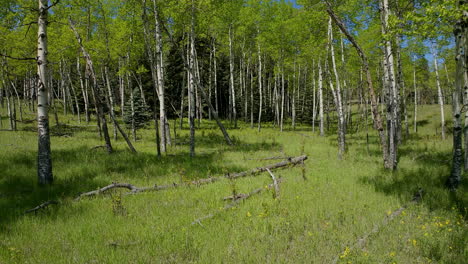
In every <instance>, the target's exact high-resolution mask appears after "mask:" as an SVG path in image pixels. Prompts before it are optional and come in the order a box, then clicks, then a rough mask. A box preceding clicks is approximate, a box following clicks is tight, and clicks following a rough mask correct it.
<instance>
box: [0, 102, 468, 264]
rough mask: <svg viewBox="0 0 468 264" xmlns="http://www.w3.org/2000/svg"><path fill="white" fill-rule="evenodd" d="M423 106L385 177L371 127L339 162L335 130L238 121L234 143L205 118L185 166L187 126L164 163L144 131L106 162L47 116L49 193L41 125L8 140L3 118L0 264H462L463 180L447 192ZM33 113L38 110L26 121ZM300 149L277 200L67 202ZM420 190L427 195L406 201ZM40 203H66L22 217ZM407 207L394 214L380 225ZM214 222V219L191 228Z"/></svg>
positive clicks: (447, 144) (231, 184) (265, 179)
mask: <svg viewBox="0 0 468 264" xmlns="http://www.w3.org/2000/svg"><path fill="white" fill-rule="evenodd" d="M419 111H420V112H419V116H420V119H419V120H420V121H419V131H418V133H417V134H415V133H413V128H412V127H410V137H409V138H407V139H405V141H404V143H403V145H402V146H401V147H400V163H399V170H398V171H397V172H394V173H392V172H388V171H385V170H383V166H382V161H381V155H380V151H379V146H378V138H377V136H376V134H375V133H374V131H372V128H371V127H369V130H370V131H371V134H370V136H369V142H370V144H369V148H367V146H366V134H365V132H364V129H361V132H359V133H351V134H349V135H348V136H347V143H348V146H349V151H348V153H347V155H346V158H345V159H344V160H341V161H340V160H338V159H337V154H338V149H337V140H336V132H335V130H334V129H331V131H329V133H328V135H327V136H326V137H319V136H318V133H313V132H312V131H311V127H310V126H305V125H304V126H300V127H297V128H296V130H294V131H293V130H292V129H290V127H287V129H286V130H285V131H284V132H283V133H281V132H279V129H278V128H274V127H272V125H271V124H264V125H263V129H262V131H261V132H260V133H259V132H257V129H256V128H255V129H251V128H250V125H249V124H244V123H240V128H239V129H229V133H230V135H231V137H232V138H234V140H235V142H236V144H235V146H232V147H231V146H227V145H226V144H225V143H224V141H223V137H222V134H221V132H220V131H219V129H218V128H217V127H216V124H215V123H214V122H210V121H207V120H203V121H202V124H201V128H199V129H197V131H196V153H197V156H196V157H194V158H190V157H189V146H188V133H189V130H188V125H187V122H184V129H183V130H179V129H177V138H176V140H175V142H176V144H174V145H173V146H171V147H169V151H168V153H167V155H164V156H163V157H161V158H158V157H157V156H156V145H155V143H154V130H153V129H151V128H148V129H144V130H140V131H138V137H139V139H138V141H137V142H136V143H135V147H136V149H137V150H138V152H139V153H138V154H136V155H132V154H131V153H130V152H129V151H128V150H127V148H126V145H125V142H124V141H123V139H122V138H121V137H119V139H118V140H117V141H113V146H114V148H115V150H116V153H114V154H111V155H108V154H107V153H106V152H105V150H104V149H102V148H98V149H93V147H95V146H97V145H103V141H101V140H100V139H99V135H98V134H97V132H96V127H95V126H93V125H92V123H91V124H89V125H87V124H86V123H85V122H82V123H81V124H78V122H77V121H76V118H74V117H72V116H67V117H64V116H60V121H61V122H62V123H63V124H62V125H61V127H60V128H57V127H55V122H54V121H53V115H51V116H50V117H51V118H50V119H51V126H52V129H51V130H52V131H51V133H52V138H51V146H52V155H53V168H54V169H53V170H54V177H55V181H54V184H53V185H52V186H51V187H38V186H37V184H36V182H37V179H36V177H37V176H36V154H37V132H36V127H35V125H36V124H35V122H34V123H20V122H18V131H17V132H12V131H7V130H6V128H7V127H8V120H7V119H6V118H5V116H4V115H3V120H2V123H3V128H2V130H1V131H0V169H1V174H0V263H333V262H335V261H336V262H337V263H466V260H467V259H468V229H467V223H466V219H467V200H468V198H467V196H466V190H467V184H466V181H464V183H463V185H462V186H461V187H460V189H459V191H458V192H457V193H455V194H454V193H450V192H448V191H447V190H446V189H444V181H445V179H446V177H447V176H448V174H449V172H450V166H451V153H452V151H451V150H452V147H451V146H452V138H451V136H449V137H448V138H447V139H446V140H442V139H441V138H440V135H439V134H436V128H437V127H438V126H439V119H440V117H439V112H438V106H435V105H434V106H422V107H421V108H420V110H419ZM2 113H5V111H4V110H2ZM33 118H34V114H33V113H28V114H25V115H24V119H25V120H31V119H33ZM410 120H411V119H410ZM447 120H451V118H450V111H449V107H448V108H447ZM355 122H356V121H355ZM448 123H449V124H448V127H449V128H450V126H451V124H450V122H448ZM173 124H174V123H173V121H171V129H173V128H172V126H173ZM226 125H227V126H228V127H229V124H228V123H226ZM109 128H110V132H111V133H112V126H109ZM171 133H173V131H171ZM450 133H451V131H450V130H449V131H448V134H449V135H450ZM172 137H173V138H174V134H172ZM302 153H304V154H306V155H308V157H309V158H308V160H307V161H306V162H305V166H304V167H301V166H298V167H293V168H288V169H284V170H277V171H273V173H274V175H275V176H276V177H281V178H282V182H281V184H280V196H279V197H278V198H276V199H274V198H273V190H271V189H268V190H267V189H265V191H263V192H261V193H259V194H257V195H254V196H252V197H251V198H249V199H247V200H245V201H242V202H240V203H239V205H238V206H237V207H234V208H232V209H229V210H222V208H223V207H224V206H225V205H226V204H227V203H229V202H226V201H223V197H226V196H229V195H231V194H232V193H233V191H235V192H237V193H249V192H250V191H252V190H254V189H257V188H259V187H265V186H266V185H268V184H271V182H272V180H271V178H270V175H269V174H268V173H264V174H260V175H256V176H254V177H245V178H242V179H239V180H235V181H230V180H227V179H225V180H222V181H218V182H216V183H213V184H208V185H202V186H199V187H197V186H181V187H178V188H174V189H169V190H164V191H159V192H148V193H141V194H136V195H123V194H124V193H125V192H126V190H114V191H112V192H110V193H108V194H105V195H100V196H97V197H94V198H84V199H82V200H81V201H74V198H75V197H76V196H77V195H78V194H80V193H82V192H87V191H91V190H96V189H97V188H99V187H103V186H106V185H108V184H110V183H112V182H122V183H123V182H125V183H131V184H133V185H136V186H138V187H143V186H153V185H155V184H156V185H162V184H171V183H177V184H180V183H184V182H188V181H192V180H195V179H199V178H206V177H209V176H220V175H223V174H225V173H228V172H238V171H243V170H248V169H251V168H255V167H260V166H262V165H266V164H271V163H276V162H279V160H273V161H272V160H259V159H261V158H267V157H272V156H299V155H301V154H302ZM418 188H422V189H423V190H424V196H423V198H422V201H421V203H419V204H412V203H410V200H411V199H412V197H413V194H414V193H415V192H416V191H417V190H418ZM47 200H57V201H60V203H59V204H58V205H51V206H50V207H48V208H47V209H44V210H41V211H39V212H38V213H37V214H27V215H25V214H24V211H25V210H27V209H31V208H33V207H35V206H37V205H39V204H40V203H42V202H45V201H47ZM404 205H408V207H407V208H406V209H404V211H403V212H402V213H401V214H399V215H398V216H396V217H394V218H393V219H392V220H391V221H386V220H388V217H389V216H391V215H392V213H393V212H394V211H396V210H398V209H399V208H400V207H402V206H404ZM210 213H215V214H216V215H215V216H214V217H213V218H211V219H206V220H204V221H202V222H201V223H200V224H192V222H193V221H194V220H195V219H197V218H200V217H203V216H205V215H208V214H210ZM373 230H374V231H375V232H373ZM367 234H369V235H368V236H366V235H367ZM365 236H366V237H367V238H366V239H364V240H361V243H358V241H359V240H360V239H361V238H363V237H365Z"/></svg>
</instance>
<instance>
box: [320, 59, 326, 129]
mask: <svg viewBox="0 0 468 264" xmlns="http://www.w3.org/2000/svg"><path fill="white" fill-rule="evenodd" d="M318 69H319V72H318V74H319V75H318V78H319V80H318V83H319V87H318V100H319V118H320V126H319V129H320V136H321V137H324V136H325V129H324V123H323V121H324V120H323V72H322V64H321V62H320V60H319V61H318Z"/></svg>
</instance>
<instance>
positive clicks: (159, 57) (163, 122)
mask: <svg viewBox="0 0 468 264" xmlns="http://www.w3.org/2000/svg"><path fill="white" fill-rule="evenodd" d="M153 11H154V23H155V32H154V34H155V40H156V53H155V61H156V74H157V80H158V86H157V87H158V99H159V125H160V129H159V130H160V131H161V151H162V152H166V145H169V142H168V140H169V137H170V136H169V135H167V132H168V130H169V129H168V126H169V124H168V122H167V117H166V106H165V98H164V94H165V87H164V69H163V67H164V61H163V43H162V37H161V36H162V35H161V25H160V23H159V10H158V7H157V4H156V0H153Z"/></svg>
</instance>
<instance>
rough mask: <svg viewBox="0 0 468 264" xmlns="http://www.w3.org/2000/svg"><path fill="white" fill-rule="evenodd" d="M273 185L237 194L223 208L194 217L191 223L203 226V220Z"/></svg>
mask: <svg viewBox="0 0 468 264" xmlns="http://www.w3.org/2000/svg"><path fill="white" fill-rule="evenodd" d="M279 181H281V180H279ZM273 187H274V185H273V184H270V185H268V186H267V188H264V187H262V188H258V189H255V190H253V191H251V192H249V193H248V194H242V195H239V196H240V198H239V199H234V201H233V202H231V203H230V204H227V205H226V206H224V207H223V209H221V210H218V211H216V212H213V213H210V214H208V215H205V216H203V217H200V218H198V219H196V220H195V221H193V222H192V225H194V224H199V225H201V226H203V225H202V223H201V222H202V221H203V220H206V219H210V218H213V217H215V216H216V215H218V214H220V213H221V212H223V211H226V210H229V209H231V208H233V207H236V206H237V205H238V204H239V203H240V202H241V201H244V200H247V199H249V198H250V197H252V196H253V195H255V194H259V193H261V192H262V191H263V190H265V189H267V190H268V189H271V188H273Z"/></svg>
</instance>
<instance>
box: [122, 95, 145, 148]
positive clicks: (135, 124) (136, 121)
mask: <svg viewBox="0 0 468 264" xmlns="http://www.w3.org/2000/svg"><path fill="white" fill-rule="evenodd" d="M132 102H133V106H132ZM150 120H151V110H150V108H149V107H148V106H147V105H146V104H145V103H144V102H143V98H142V97H141V93H140V90H139V89H134V90H133V94H132V96H130V98H129V100H128V101H127V102H126V103H125V112H124V118H123V121H124V123H125V125H126V126H127V128H129V129H131V130H132V134H133V138H134V139H136V130H138V129H140V128H144V127H145V126H146V124H147V123H148V122H149V121H150Z"/></svg>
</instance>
